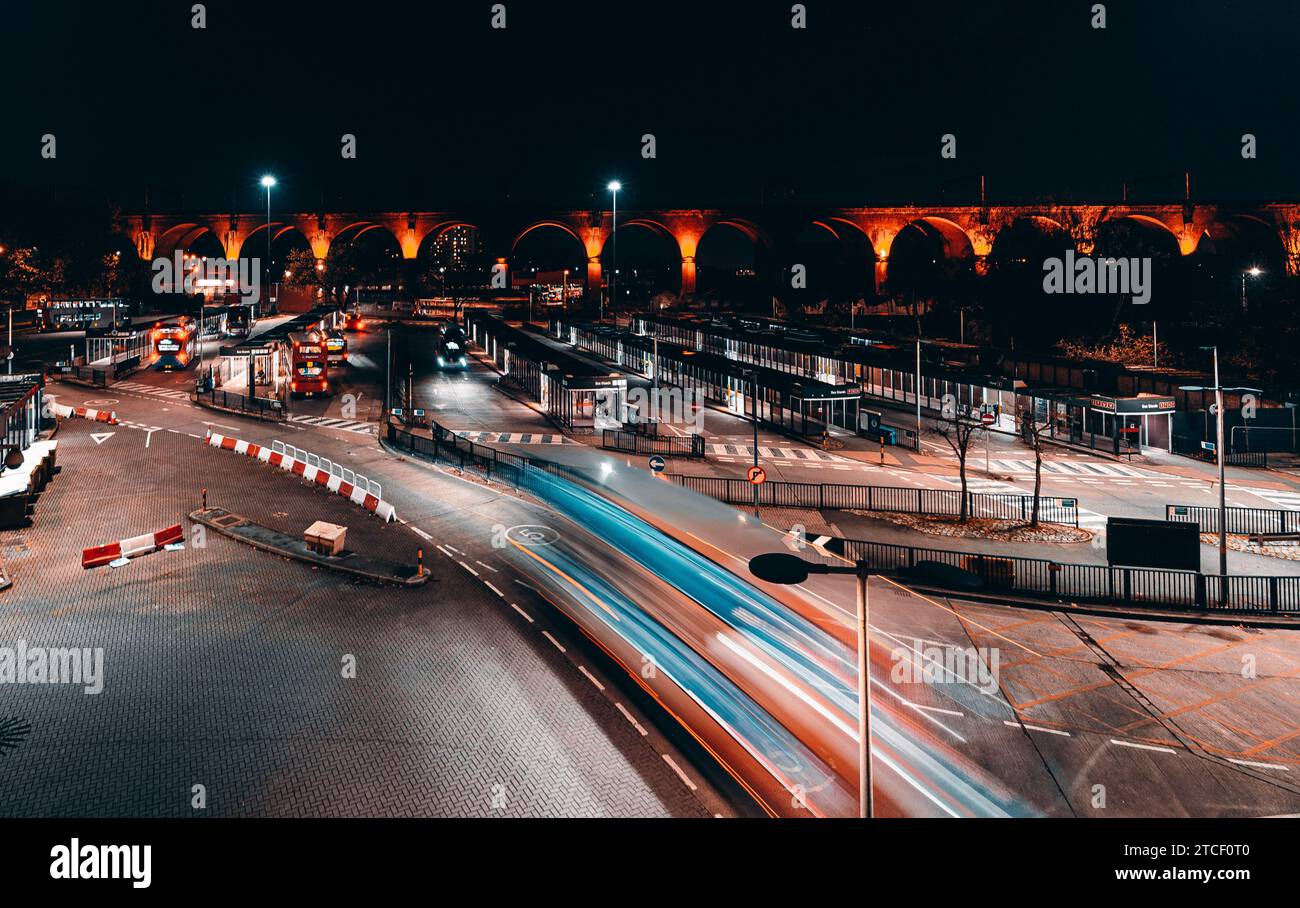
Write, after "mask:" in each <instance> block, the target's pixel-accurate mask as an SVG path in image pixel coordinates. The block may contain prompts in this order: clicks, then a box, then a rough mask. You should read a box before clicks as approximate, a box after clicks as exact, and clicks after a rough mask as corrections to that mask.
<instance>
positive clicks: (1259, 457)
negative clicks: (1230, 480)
mask: <svg viewBox="0 0 1300 908" xmlns="http://www.w3.org/2000/svg"><path fill="white" fill-rule="evenodd" d="M1170 447H1171V449H1172V450H1173V453H1175V454H1180V455H1182V456H1183V457H1191V458H1193V459H1195V460H1202V461H1205V462H1206V463H1218V462H1219V455H1218V454H1217V453H1215V452H1214V451H1207V450H1205V448H1203V447H1201V441H1200V439H1197V438H1188V437H1186V436H1184V435H1175V436H1174V440H1173V444H1172V445H1171V446H1170ZM1223 463H1224V466H1229V467H1260V468H1263V467H1267V466H1268V452H1267V451H1234V450H1229V451H1228V453H1227V456H1226V457H1224V459H1223Z"/></svg>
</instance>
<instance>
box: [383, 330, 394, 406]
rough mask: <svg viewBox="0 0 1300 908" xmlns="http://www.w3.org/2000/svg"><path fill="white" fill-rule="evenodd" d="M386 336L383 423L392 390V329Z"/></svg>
mask: <svg viewBox="0 0 1300 908" xmlns="http://www.w3.org/2000/svg"><path fill="white" fill-rule="evenodd" d="M386 333H387V334H388V352H387V355H386V356H385V357H384V422H385V423H387V422H388V414H389V412H390V411H391V409H392V407H391V406H390V403H391V402H390V401H389V399H388V395H389V394H390V393H391V392H392V390H393V329H392V328H389V329H387V332H386Z"/></svg>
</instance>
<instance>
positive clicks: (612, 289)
mask: <svg viewBox="0 0 1300 908" xmlns="http://www.w3.org/2000/svg"><path fill="white" fill-rule="evenodd" d="M605 188H606V189H608V190H609V194H610V198H611V199H612V200H613V206H612V211H611V213H610V219H609V239H610V243H612V244H613V248H612V249H611V250H610V259H611V262H610V275H609V304H610V305H611V306H614V305H617V303H618V191H619V190H620V189H622V188H623V184H622V183H620V182H619V181H618V180H610V181H609V183H608V184H607V185H606V186H605ZM614 317H615V318H616V319H617V318H618V316H617V315H615V316H614ZM600 320H601V321H602V322H603V321H604V320H605V308H604V306H602V307H601V310H600Z"/></svg>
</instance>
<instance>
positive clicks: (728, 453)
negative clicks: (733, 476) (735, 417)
mask: <svg viewBox="0 0 1300 908" xmlns="http://www.w3.org/2000/svg"><path fill="white" fill-rule="evenodd" d="M704 452H705V454H707V455H709V456H712V457H746V458H751V459H752V458H753V456H754V446H753V445H722V444H712V445H705V446H704ZM758 456H759V457H766V458H767V459H768V460H790V461H806V462H814V461H821V462H829V463H854V462H855V461H852V460H850V459H849V458H847V457H839V456H837V455H835V454H828V453H826V452H825V451H818V450H817V449H815V448H767V447H763V446H762V445H759V447H758Z"/></svg>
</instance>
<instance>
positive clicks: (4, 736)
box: [0, 718, 32, 757]
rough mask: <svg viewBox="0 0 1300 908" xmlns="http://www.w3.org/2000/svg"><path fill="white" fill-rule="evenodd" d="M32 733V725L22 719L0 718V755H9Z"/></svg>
mask: <svg viewBox="0 0 1300 908" xmlns="http://www.w3.org/2000/svg"><path fill="white" fill-rule="evenodd" d="M31 733H32V727H31V726H30V725H28V724H27V723H26V722H24V721H23V720H22V719H14V718H3V719H0V757H3V756H6V755H8V753H9V751H11V750H14V749H15V748H17V747H18V745H19V744H21V743H23V739H24V738H26V737H27V736H28V735H29V734H31Z"/></svg>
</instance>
